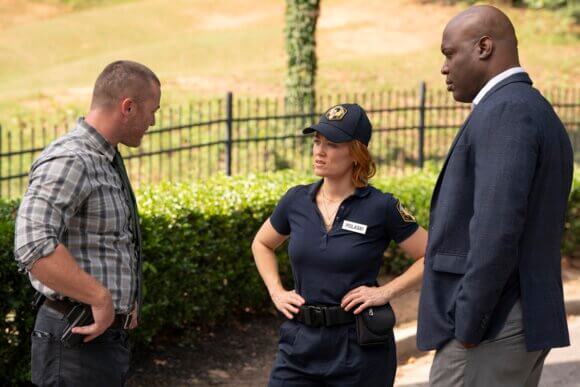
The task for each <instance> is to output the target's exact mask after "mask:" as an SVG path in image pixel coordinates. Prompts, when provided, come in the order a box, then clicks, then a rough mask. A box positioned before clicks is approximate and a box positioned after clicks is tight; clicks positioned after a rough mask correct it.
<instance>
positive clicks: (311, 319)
mask: <svg viewBox="0 0 580 387" xmlns="http://www.w3.org/2000/svg"><path fill="white" fill-rule="evenodd" d="M306 310H307V311H308V312H307V313H306V323H307V324H308V325H311V326H314V327H321V326H324V325H326V315H325V313H324V310H323V309H322V308H321V307H320V306H315V305H309V306H308V307H307V309H306Z"/></svg>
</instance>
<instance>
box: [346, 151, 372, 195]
mask: <svg viewBox="0 0 580 387" xmlns="http://www.w3.org/2000/svg"><path fill="white" fill-rule="evenodd" d="M348 148H349V152H350V155H351V156H352V158H353V159H354V165H353V166H352V181H353V183H354V185H355V187H357V188H362V187H365V186H367V184H368V183H369V180H370V179H371V178H372V177H373V176H374V175H375V173H376V172H377V166H376V164H375V162H374V161H373V157H372V156H371V154H370V152H369V149H368V148H367V146H366V145H364V144H363V143H362V142H360V141H358V140H353V141H349V143H348Z"/></svg>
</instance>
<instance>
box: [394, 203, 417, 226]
mask: <svg viewBox="0 0 580 387" xmlns="http://www.w3.org/2000/svg"><path fill="white" fill-rule="evenodd" d="M397 211H399V214H400V215H401V218H403V220H404V221H405V222H407V223H415V222H416V221H417V220H416V219H415V217H414V216H413V215H411V213H410V212H409V211H407V209H406V208H405V207H403V205H402V204H401V202H400V201H399V200H397Z"/></svg>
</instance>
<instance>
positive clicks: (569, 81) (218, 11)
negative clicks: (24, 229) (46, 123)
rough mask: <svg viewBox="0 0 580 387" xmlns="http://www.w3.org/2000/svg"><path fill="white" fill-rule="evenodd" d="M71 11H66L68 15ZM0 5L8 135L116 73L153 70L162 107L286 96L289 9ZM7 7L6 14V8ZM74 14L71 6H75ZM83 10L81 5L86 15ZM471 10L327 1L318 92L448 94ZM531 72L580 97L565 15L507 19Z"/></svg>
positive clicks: (227, 4) (82, 100)
mask: <svg viewBox="0 0 580 387" xmlns="http://www.w3.org/2000/svg"><path fill="white" fill-rule="evenodd" d="M63 3H64V5H63ZM77 3H79V1H72V0H70V1H62V0H61V1H35V2H30V1H28V2H26V1H19V0H3V1H2V2H0V4H3V5H0V52H2V55H0V123H1V124H3V126H4V127H6V128H7V127H10V126H14V117H16V116H20V117H23V119H25V120H28V119H32V118H31V117H32V116H33V115H36V116H50V115H52V114H55V113H57V112H62V111H66V110H67V109H68V110H80V111H84V110H85V109H86V107H87V106H88V103H89V99H90V91H91V88H92V83H93V82H94V79H95V78H96V75H97V74H98V73H99V72H100V70H101V69H102V68H103V67H104V66H105V65H106V64H107V63H109V62H111V61H113V60H115V59H119V58H126V59H133V60H137V61H140V62H143V63H145V64H147V65H149V66H150V67H151V68H152V69H153V70H154V71H155V72H156V73H157V74H158V75H159V76H160V78H161V80H162V83H163V100H162V104H164V105H166V106H167V105H177V104H184V103H186V102H187V101H189V100H192V99H199V98H206V97H210V96H221V95H224V94H225V93H226V92H227V91H230V90H231V91H233V92H234V93H235V95H244V96H280V95H282V94H283V93H284V75H285V54H284V41H283V28H284V2H283V1H281V0H227V1H213V0H188V1H185V0H174V1H171V2H167V1H162V0H141V1H137V0H133V1H118V0H117V1H114V0H110V1H105V2H104V5H99V6H96V5H95V6H92V7H84V8H83V7H81V8H80V9H79V8H78V7H76V6H75V4H77ZM6 4H8V5H6ZM66 4H73V5H72V6H71V5H66ZM77 5H78V4H77ZM463 7H464V6H462V5H457V6H441V5H435V4H421V3H420V2H419V1H418V0H417V1H415V0H389V1H384V0H364V1H363V0H348V1H347V0H325V1H323V2H322V8H321V16H320V19H319V25H318V36H317V39H318V55H319V73H318V92H319V93H320V94H325V93H339V92H341V93H345V92H356V91H359V92H360V91H380V90H385V89H400V88H412V87H416V86H417V84H418V82H419V81H420V80H426V81H427V83H428V86H429V87H432V88H440V87H441V86H442V83H443V79H442V76H441V75H440V74H439V68H440V66H441V60H442V57H441V55H440V53H439V44H440V35H441V31H442V29H443V27H444V25H445V23H446V21H447V20H448V19H449V18H450V17H451V16H453V15H454V14H455V13H457V12H458V11H459V10H461V9H462V8H463ZM507 13H508V14H509V16H510V17H511V18H512V20H513V21H514V24H515V25H516V30H517V31H518V35H519V41H520V47H521V50H520V51H521V57H522V64H523V65H524V67H525V68H526V69H527V70H528V71H529V72H530V73H531V76H532V78H533V79H534V80H535V82H536V85H537V86H538V87H540V88H541V89H548V88H551V87H555V86H575V87H578V86H579V85H580V82H579V81H580V44H579V43H580V35H579V28H578V27H577V26H576V27H574V26H573V25H571V24H570V21H569V20H566V19H565V18H563V14H562V13H558V12H549V11H533V10H522V9H508V10H507Z"/></svg>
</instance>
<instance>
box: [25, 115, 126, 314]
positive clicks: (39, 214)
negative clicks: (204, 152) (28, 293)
mask: <svg viewBox="0 0 580 387" xmlns="http://www.w3.org/2000/svg"><path fill="white" fill-rule="evenodd" d="M114 156H115V148H114V147H113V146H112V145H110V144H109V143H108V142H107V141H106V140H105V139H104V138H103V137H102V136H101V135H100V134H99V133H98V132H97V131H96V130H95V129H94V128H92V127H91V126H90V125H88V124H87V123H86V122H85V121H84V120H83V119H79V121H78V123H77V125H76V128H75V129H74V130H73V131H72V132H70V133H68V134H66V135H64V136H63V137H61V138H59V139H57V140H56V141H55V142H53V143H52V144H51V145H49V146H48V147H47V148H46V149H45V150H44V152H42V154H41V155H40V157H39V158H38V159H37V160H36V161H35V162H34V163H33V164H32V167H31V170H30V175H29V185H28V190H27V191H26V194H25V195H24V198H23V199H22V203H21V205H20V208H19V210H18V216H17V219H16V237H15V242H14V245H15V246H14V251H15V257H16V261H17V262H18V265H19V268H20V270H21V271H23V272H26V273H28V275H29V277H30V282H31V283H32V286H33V287H34V288H35V289H37V290H38V291H39V292H41V293H43V294H44V295H46V296H49V297H56V298H60V297H61V296H60V295H59V294H56V293H55V291H54V290H52V289H50V288H48V287H46V286H44V285H43V284H41V283H40V282H39V281H38V280H37V279H36V278H34V276H33V275H32V273H30V272H29V271H30V269H31V267H32V265H33V264H34V263H35V262H36V261H37V260H39V259H41V258H43V257H46V256H47V255H50V254H51V253H53V252H54V250H55V248H56V246H57V245H58V244H63V245H64V246H66V247H67V249H68V250H69V251H70V252H71V254H72V256H73V257H74V258H75V260H76V262H77V263H78V265H79V266H80V267H81V268H82V269H83V270H85V271H86V272H87V273H88V274H90V275H91V276H93V277H94V278H96V279H97V280H98V281H100V282H101V283H102V284H103V285H104V286H105V287H106V288H108V289H109V291H110V292H111V295H112V297H113V303H114V305H115V309H116V310H117V312H118V313H126V312H129V311H130V310H131V309H132V306H133V304H134V302H135V297H136V289H137V258H136V246H135V243H134V233H133V230H132V228H133V224H132V221H131V218H130V207H129V204H128V202H127V200H128V195H127V193H126V192H125V190H126V188H125V187H124V186H123V184H122V180H121V177H120V176H119V173H118V172H117V171H116V170H115V169H114V167H113V164H112V161H113V158H114Z"/></svg>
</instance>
